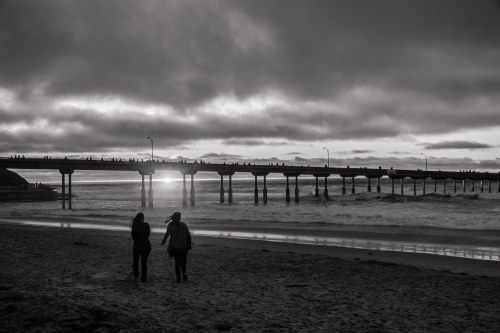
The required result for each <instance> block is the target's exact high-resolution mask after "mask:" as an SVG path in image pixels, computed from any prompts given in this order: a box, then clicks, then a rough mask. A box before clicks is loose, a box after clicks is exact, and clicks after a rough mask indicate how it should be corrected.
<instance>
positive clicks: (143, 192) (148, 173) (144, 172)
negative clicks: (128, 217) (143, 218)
mask: <svg viewBox="0 0 500 333" xmlns="http://www.w3.org/2000/svg"><path fill="white" fill-rule="evenodd" d="M154 173H155V171H154V170H141V171H139V174H140V175H141V179H142V182H141V184H142V188H141V206H142V207H146V189H145V187H144V176H149V191H148V194H149V207H153V174H154Z"/></svg>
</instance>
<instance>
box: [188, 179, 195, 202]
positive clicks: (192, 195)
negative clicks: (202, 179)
mask: <svg viewBox="0 0 500 333" xmlns="http://www.w3.org/2000/svg"><path fill="white" fill-rule="evenodd" d="M189 194H190V199H191V200H190V201H191V207H194V204H195V202H194V174H191V191H190V193H189Z"/></svg>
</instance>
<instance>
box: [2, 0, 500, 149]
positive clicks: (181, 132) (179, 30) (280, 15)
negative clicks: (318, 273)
mask: <svg viewBox="0 0 500 333" xmlns="http://www.w3.org/2000/svg"><path fill="white" fill-rule="evenodd" d="M499 59H500V10H499V6H498V2H496V1H492V0H476V1H469V0H442V1H435V0H419V1H409V0H408V1H402V0H390V1H389V0H377V1H361V0H342V1H327V0H325V1H318V0H309V1H298V0H297V1H294V0H275V1H253V0H245V1H244V0H242V1H237V0H228V1H222V0H221V1H215V0H203V1H192V0H182V1H173V0H172V1H159V0H141V1H136V0H86V1H71V0H44V1H37V0H24V1H17V0H10V1H9V0H4V1H0V151H3V152H65V151H71V152H78V151H81V152H96V151H103V152H109V151H113V150H124V149H129V148H134V147H137V146H139V145H144V137H145V136H146V135H151V136H152V137H154V138H155V140H156V141H157V142H161V143H162V145H163V146H166V147H181V146H182V145H186V144H187V145H189V144H196V142H200V141H203V140H221V142H222V144H225V145H246V146H259V145H266V144H273V145H287V144H290V143H294V142H295V143H296V142H310V141H314V140H330V139H338V140H350V139H360V140H370V139H373V138H394V137H398V136H401V135H414V136H418V135H425V134H446V133H454V132H457V131H461V130H467V129H481V128H490V127H493V126H500V112H499V105H500V61H499ZM463 143H467V142H462V143H460V142H459V143H456V142H455V143H453V144H450V143H441V144H440V143H438V144H434V145H432V144H429V145H428V146H427V148H428V149H444V148H453V149H459V148H476V149H477V148H488V147H490V145H489V143H485V144H483V146H476V147H471V146H469V147H466V145H464V144H463ZM480 145H481V144H480ZM370 151H371V150H370V149H362V150H359V151H358V152H363V153H368V152H370Z"/></svg>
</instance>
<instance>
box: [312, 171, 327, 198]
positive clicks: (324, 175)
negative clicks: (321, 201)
mask: <svg viewBox="0 0 500 333" xmlns="http://www.w3.org/2000/svg"><path fill="white" fill-rule="evenodd" d="M313 176H314V177H316V188H315V190H314V196H315V197H316V198H319V182H318V179H319V178H321V177H324V178H325V189H324V191H323V196H324V198H325V199H326V200H328V197H329V196H328V177H329V176H330V174H329V173H328V174H327V173H316V174H313Z"/></svg>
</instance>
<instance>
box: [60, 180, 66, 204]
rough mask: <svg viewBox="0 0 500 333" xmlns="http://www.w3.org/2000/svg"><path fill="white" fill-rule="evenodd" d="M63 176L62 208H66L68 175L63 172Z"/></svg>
mask: <svg viewBox="0 0 500 333" xmlns="http://www.w3.org/2000/svg"><path fill="white" fill-rule="evenodd" d="M61 176H62V196H61V199H62V209H66V179H65V178H66V176H65V175H64V173H63V172H61Z"/></svg>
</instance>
